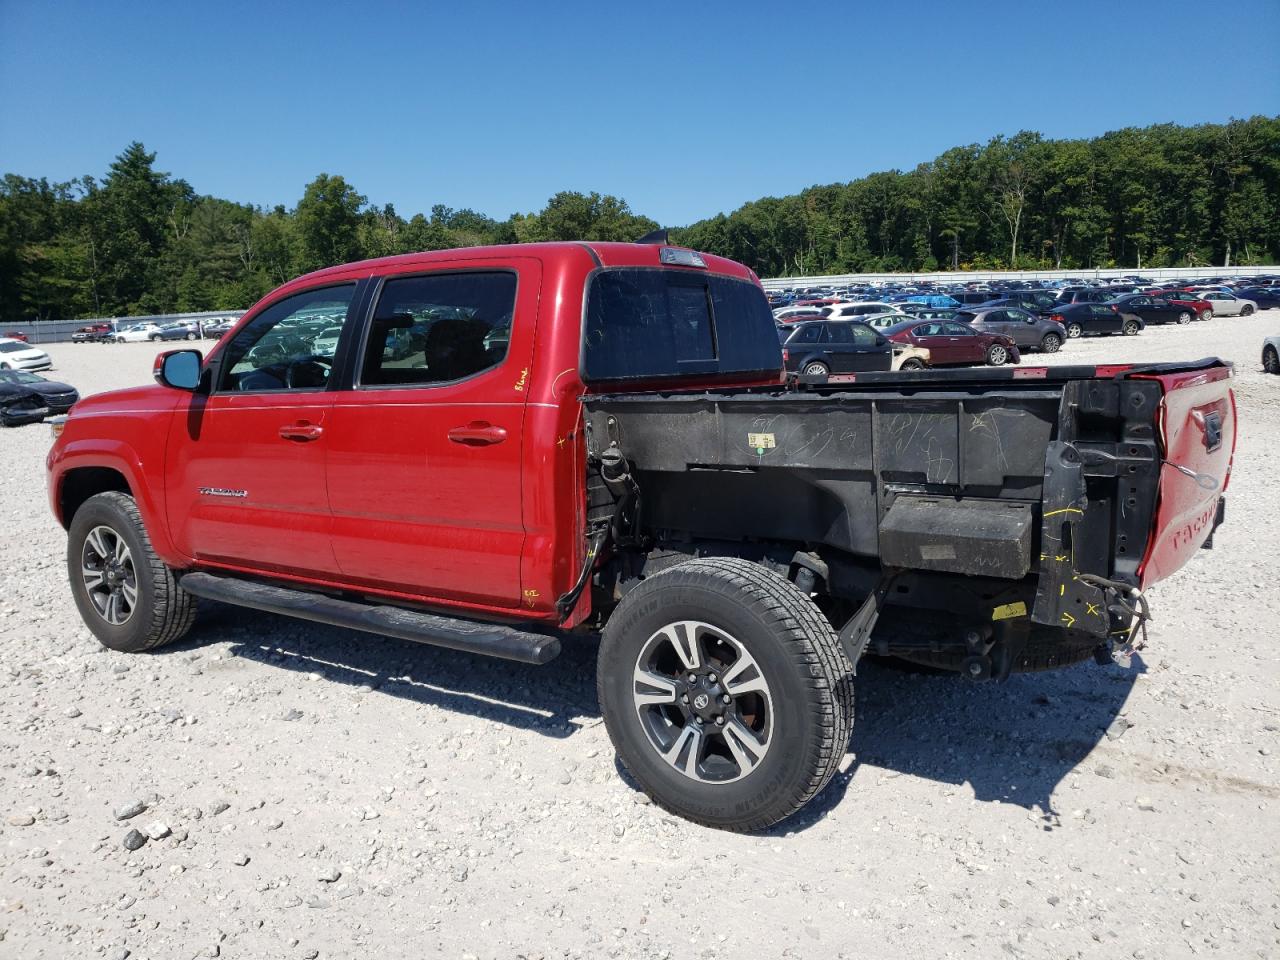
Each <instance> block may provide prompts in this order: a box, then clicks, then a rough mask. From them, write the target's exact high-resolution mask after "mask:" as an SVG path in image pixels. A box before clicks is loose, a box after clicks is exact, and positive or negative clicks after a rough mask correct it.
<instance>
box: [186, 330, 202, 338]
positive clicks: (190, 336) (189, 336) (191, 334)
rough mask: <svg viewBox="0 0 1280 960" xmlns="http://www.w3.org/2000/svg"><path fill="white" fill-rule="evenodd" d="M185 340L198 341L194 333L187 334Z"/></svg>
mask: <svg viewBox="0 0 1280 960" xmlns="http://www.w3.org/2000/svg"><path fill="white" fill-rule="evenodd" d="M187 339H188V340H198V339H199V337H197V336H196V334H195V331H192V332H191V333H188V334H187Z"/></svg>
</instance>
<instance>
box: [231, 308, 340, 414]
mask: <svg viewBox="0 0 1280 960" xmlns="http://www.w3.org/2000/svg"><path fill="white" fill-rule="evenodd" d="M355 289H356V288H355V284H346V285H344V286H340V287H324V288H322V289H319V290H308V291H307V292H306V293H299V294H296V295H294V296H292V297H286V298H285V299H283V300H279V301H277V302H276V303H273V304H272V305H271V306H269V307H267V308H266V309H265V310H263V311H262V312H261V313H259V314H258V315H257V316H256V317H254V318H253V319H252V320H250V321H249V322H248V323H247V324H245V326H244V327H242V328H241V329H240V331H239V332H238V333H237V334H236V335H235V337H234V338H233V339H232V340H231V342H230V343H228V344H227V347H226V350H224V351H223V354H222V370H223V373H222V383H221V385H220V389H222V390H245V391H252V392H257V391H260V390H323V389H324V388H325V387H327V386H328V385H329V378H330V377H331V376H332V374H333V358H332V357H331V356H325V355H323V354H322V353H321V352H319V351H317V350H316V347H315V340H316V336H317V335H318V334H319V333H320V332H321V331H323V330H325V329H328V328H330V327H333V326H334V325H341V324H343V323H344V322H345V321H346V317H347V309H348V308H349V307H350V305H351V297H352V295H353V294H354V293H355Z"/></svg>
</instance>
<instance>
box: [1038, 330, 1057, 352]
mask: <svg viewBox="0 0 1280 960" xmlns="http://www.w3.org/2000/svg"><path fill="white" fill-rule="evenodd" d="M1040 349H1041V350H1043V351H1044V352H1045V353H1057V352H1058V351H1059V350H1061V349H1062V338H1061V337H1060V336H1058V335H1057V334H1056V333H1046V334H1045V335H1044V338H1043V339H1042V340H1041V341H1040Z"/></svg>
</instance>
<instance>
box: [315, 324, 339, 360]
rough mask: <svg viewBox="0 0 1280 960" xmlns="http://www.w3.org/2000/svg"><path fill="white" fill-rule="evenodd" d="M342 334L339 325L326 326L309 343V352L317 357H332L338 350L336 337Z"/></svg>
mask: <svg viewBox="0 0 1280 960" xmlns="http://www.w3.org/2000/svg"><path fill="white" fill-rule="evenodd" d="M340 336H342V328H341V327H327V328H326V329H324V330H321V331H320V336H318V337H316V338H315V340H314V341H313V342H312V344H311V352H312V353H314V354H315V355H316V356H318V357H332V356H333V355H334V354H335V353H337V351H338V338H339V337H340Z"/></svg>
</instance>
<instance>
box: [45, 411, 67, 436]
mask: <svg viewBox="0 0 1280 960" xmlns="http://www.w3.org/2000/svg"><path fill="white" fill-rule="evenodd" d="M45 422H46V423H48V424H49V432H50V433H52V434H53V439H55V440H57V439H58V438H59V437H60V436H62V431H63V428H65V427H66V425H67V418H66V417H65V416H61V417H50V418H49V419H48V420H47V421H45Z"/></svg>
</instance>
